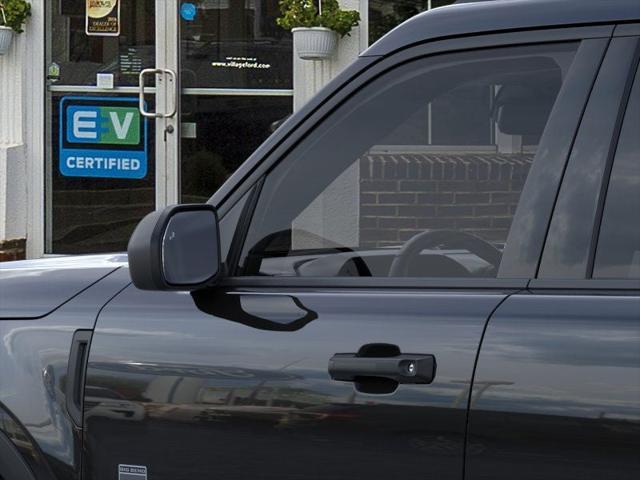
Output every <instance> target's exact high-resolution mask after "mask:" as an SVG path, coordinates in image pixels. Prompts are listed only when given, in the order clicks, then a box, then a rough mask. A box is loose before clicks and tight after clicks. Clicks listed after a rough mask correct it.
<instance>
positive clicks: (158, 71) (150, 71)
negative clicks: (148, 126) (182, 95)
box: [138, 68, 178, 118]
mask: <svg viewBox="0 0 640 480" xmlns="http://www.w3.org/2000/svg"><path fill="white" fill-rule="evenodd" d="M146 75H166V76H168V77H169V81H171V82H172V83H173V105H172V106H171V110H170V111H168V112H165V113H162V112H149V111H147V109H146V108H145V100H144V77H145V76H146ZM177 80H178V76H177V75H176V72H174V71H173V70H171V69H169V68H145V69H144V70H142V71H141V72H140V75H139V76H138V88H139V90H138V101H139V103H138V108H139V109H140V114H141V115H142V116H144V117H149V118H171V117H173V116H175V114H176V113H177V111H178V82H177ZM156 92H157V89H156Z"/></svg>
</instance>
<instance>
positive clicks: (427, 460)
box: [85, 286, 507, 480]
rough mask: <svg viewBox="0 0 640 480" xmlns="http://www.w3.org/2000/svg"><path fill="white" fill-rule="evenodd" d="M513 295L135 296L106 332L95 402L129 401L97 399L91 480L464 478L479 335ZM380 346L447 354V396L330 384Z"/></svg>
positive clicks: (89, 434) (121, 301)
mask: <svg viewBox="0 0 640 480" xmlns="http://www.w3.org/2000/svg"><path fill="white" fill-rule="evenodd" d="M506 293H507V292H500V291H495V292H491V291H487V292H483V293H476V292H465V291H460V290H458V291H455V290H450V291H441V292H428V291H420V290H418V291H416V290H413V291H412V290H410V289H406V290H404V291H403V290H400V291H397V292H394V293H390V292H385V291H384V290H380V289H378V290H376V289H372V290H368V291H367V290H364V291H360V292H358V293H355V292H353V291H350V290H348V289H347V290H342V289H324V288H323V289H302V290H295V291H293V292H292V291H291V289H229V290H226V291H223V292H221V291H219V290H218V289H213V290H211V291H203V292H199V293H198V295H194V294H192V295H189V294H184V293H170V292H168V293H158V292H144V291H141V290H137V289H136V288H135V287H133V286H131V287H129V288H127V289H126V290H125V291H124V292H123V293H122V294H120V295H119V296H118V297H117V298H116V299H114V300H113V301H112V302H110V303H109V305H108V306H107V307H106V308H105V309H104V310H103V311H102V313H101V314H100V317H99V319H98V323H97V326H96V330H95V333H94V339H93V342H92V346H91V355H90V359H89V365H88V370H87V388H88V389H91V390H92V391H96V390H99V389H103V390H104V389H112V390H114V391H116V392H117V394H118V396H119V397H122V398H121V399H120V400H118V401H116V402H115V403H114V402H113V400H111V399H110V398H92V399H90V398H88V397H87V399H86V404H85V436H86V441H85V445H86V451H87V458H88V463H87V465H86V470H85V475H86V476H87V477H88V478H92V479H96V480H102V479H110V478H113V477H114V476H115V472H116V471H117V466H118V465H119V464H130V465H142V466H146V467H147V468H148V470H149V472H153V476H154V478H156V479H158V480H162V479H167V480H168V479H172V478H194V477H203V476H207V474H208V473H210V472H214V471H215V472H216V474H217V475H220V476H222V477H225V478H247V479H248V478H273V479H276V478H283V477H285V478H286V477H287V476H291V477H293V478H317V479H320V478H360V477H367V478H380V479H383V478H389V477H393V476H394V475H396V476H397V477H399V478H404V477H409V476H412V475H413V474H415V473H416V472H418V471H420V470H424V469H428V470H429V471H430V472H433V475H435V477H437V478H440V479H443V480H444V479H458V478H460V475H461V473H462V470H461V462H460V460H461V458H462V455H463V448H464V432H465V425H466V404H467V397H468V392H469V385H470V381H471V375H472V371H473V365H474V361H475V356H476V352H477V349H478V343H479V339H480V334H481V332H482V329H483V327H484V324H485V321H486V319H487V317H488V316H489V315H490V313H491V312H492V311H493V309H495V307H496V306H497V305H498V304H499V303H500V302H501V301H502V300H503V299H504V298H505V297H506ZM140 306H144V308H140ZM376 342H385V343H391V344H395V345H397V346H399V347H400V348H401V350H402V352H413V353H420V354H433V355H435V357H436V360H437V362H438V368H437V374H436V379H435V382H434V383H432V384H431V385H406V386H404V385H401V386H400V387H398V390H397V391H396V392H395V393H394V394H392V395H366V394H361V393H357V392H355V391H354V389H353V386H352V384H350V383H339V382H335V381H332V380H331V379H330V378H329V377H328V375H327V366H328V362H329V359H330V358H331V357H332V356H333V355H334V354H335V353H338V352H356V351H358V349H359V348H360V347H362V346H363V345H365V344H371V343H376ZM122 402H126V403H127V404H128V407H126V408H124V407H123V406H122ZM123 438H127V439H128V441H127V442H123V441H122V439H123ZM167 448H169V449H170V450H171V455H172V461H171V462H167V461H166V450H167ZM284 452H287V453H284ZM276 458H277V459H278V460H277V461H275V459H276ZM266 465H268V467H267V468H265V466H266ZM435 477H434V478H435Z"/></svg>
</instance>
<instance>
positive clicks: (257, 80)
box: [180, 0, 293, 89]
mask: <svg viewBox="0 0 640 480" xmlns="http://www.w3.org/2000/svg"><path fill="white" fill-rule="evenodd" d="M279 15H280V10H279V7H278V0H244V1H237V0H234V1H232V0H205V1H200V2H197V8H196V9H195V10H194V11H192V12H191V11H190V12H181V21H180V23H181V28H180V44H181V45H180V46H181V62H182V69H183V72H182V87H183V88H192V87H198V88H286V89H289V88H292V84H293V64H292V55H291V53H292V49H293V47H292V37H291V32H289V31H287V30H285V29H283V28H281V27H279V26H278V25H277V24H276V18H277V17H278V16H279Z"/></svg>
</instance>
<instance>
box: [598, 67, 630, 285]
mask: <svg viewBox="0 0 640 480" xmlns="http://www.w3.org/2000/svg"><path fill="white" fill-rule="evenodd" d="M593 278H617V279H628V278H640V68H639V69H638V72H637V73H636V79H635V84H634V86H633V89H632V90H631V97H630V99H629V105H628V106H627V111H626V113H625V117H624V122H623V124H622V130H621V132H620V139H619V141H618V148H617V150H616V155H615V159H614V163H613V168H612V170H611V177H610V180H609V188H608V190H607V198H606V201H605V205H604V211H603V214H602V223H601V227H600V237H599V240H598V246H597V250H596V258H595V263H594V269H593Z"/></svg>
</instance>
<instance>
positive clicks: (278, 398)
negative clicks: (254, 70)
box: [84, 29, 607, 480]
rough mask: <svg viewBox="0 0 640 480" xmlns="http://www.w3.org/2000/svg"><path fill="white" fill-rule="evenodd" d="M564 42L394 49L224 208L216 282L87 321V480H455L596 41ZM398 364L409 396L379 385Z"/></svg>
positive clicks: (118, 301) (601, 42)
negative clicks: (481, 364) (490, 341)
mask: <svg viewBox="0 0 640 480" xmlns="http://www.w3.org/2000/svg"><path fill="white" fill-rule="evenodd" d="M587 31H588V32H592V33H593V31H592V30H589V29H587ZM598 32H601V30H598ZM554 35H555V36H554ZM575 35H576V38H575V39H567V34H566V32H562V31H558V32H555V33H554V32H553V31H549V32H537V33H534V34H531V35H528V34H523V36H522V37H518V36H513V35H507V36H504V37H500V36H493V37H491V40H490V41H491V42H493V43H495V45H496V46H495V47H493V48H479V49H477V48H476V49H469V47H470V46H474V45H473V43H470V42H469V41H468V40H464V42H463V43H462V44H460V43H458V42H456V41H451V42H444V43H441V44H439V45H440V46H439V47H438V48H441V49H444V51H445V52H446V51H447V50H451V52H448V53H442V52H440V53H438V54H434V49H433V47H431V46H427V47H424V48H422V47H421V48H422V50H421V49H420V48H418V49H417V50H416V51H414V52H413V53H411V52H410V55H409V54H408V53H407V52H403V53H401V54H400V58H399V59H398V58H392V59H387V60H385V61H383V62H380V64H379V65H378V66H377V67H376V68H377V70H376V69H373V71H372V72H370V73H368V74H367V75H368V77H367V76H365V77H366V78H364V79H362V78H361V79H360V80H359V81H360V84H358V82H353V84H352V85H350V86H347V87H345V88H347V89H349V88H350V89H351V91H349V92H348V95H345V97H346V98H347V99H346V100H345V101H344V102H343V103H342V104H340V105H339V106H338V107H337V108H336V109H334V110H333V111H331V112H330V113H329V114H328V115H327V112H326V111H325V112H324V113H323V111H322V110H320V111H319V113H318V114H317V115H318V116H321V118H320V119H318V118H316V117H312V118H310V119H309V120H308V121H306V122H305V123H304V124H303V125H302V127H300V128H301V129H302V133H301V134H299V135H298V136H297V138H299V139H300V141H299V142H298V143H297V144H296V145H295V146H293V148H292V149H291V150H290V151H288V152H287V153H286V154H284V155H279V156H277V157H276V158H272V157H273V156H272V157H268V158H266V159H265V160H264V162H267V163H268V162H271V166H270V167H269V169H268V172H266V174H265V175H263V176H261V177H260V178H259V179H258V181H257V182H250V181H249V180H246V181H244V182H243V183H240V184H238V186H237V189H238V192H239V194H238V196H240V194H244V196H242V199H241V200H240V201H239V203H237V204H236V205H234V206H233V207H232V206H230V205H221V206H220V212H221V216H222V217H223V220H222V226H221V230H222V234H223V236H224V237H225V238H231V237H233V240H232V241H230V240H223V244H225V245H229V249H228V250H229V252H228V255H227V266H226V267H227V272H228V276H227V278H225V279H224V280H223V281H222V283H221V284H220V285H218V286H216V287H212V288H209V289H205V290H201V291H197V292H192V293H188V292H184V293H166V292H164V293H163V292H144V291H140V290H137V289H136V288H134V287H133V286H130V287H128V288H127V289H125V290H124V291H123V292H122V293H121V294H119V295H118V296H117V297H116V298H115V299H113V300H112V301H111V302H110V303H109V304H108V305H107V306H106V307H105V308H104V309H103V311H102V312H101V314H100V316H99V318H98V321H97V325H96V329H95V332H94V335H93V340H92V344H91V349H90V355H89V363H88V367H87V374H86V390H85V405H84V416H85V420H84V441H85V449H84V450H85V461H84V469H85V475H87V478H93V479H112V478H116V475H120V478H123V479H128V478H136V479H142V478H153V479H154V480H160V479H182V478H184V479H187V478H211V477H214V476H216V477H220V478H273V479H282V478H292V479H293V478H295V479H326V478H364V477H367V478H384V479H388V478H410V477H415V476H418V475H419V476H420V477H424V478H434V479H435V478H437V479H457V480H459V479H460V478H461V477H462V475H463V458H464V439H465V430H466V422H467V408H468V400H469V391H470V383H471V379H472V374H473V369H474V362H475V359H476V355H477V352H478V347H479V343H480V339H481V336H482V332H483V329H484V326H485V323H486V321H487V319H488V318H489V316H490V315H491V313H492V312H493V311H494V310H495V309H496V308H497V307H498V306H499V304H500V303H501V302H503V301H504V300H505V299H506V298H507V297H508V296H509V295H510V294H513V293H514V292H517V291H519V290H521V289H523V288H524V287H526V284H527V281H528V278H529V277H530V276H531V275H532V274H531V265H532V264H533V265H536V264H537V259H538V256H539V254H540V251H541V249H542V241H543V240H544V231H545V228H546V225H547V223H548V221H549V215H550V210H551V205H552V204H551V203H549V197H550V196H551V197H553V196H554V195H555V193H556V192H557V189H558V188H559V184H560V174H559V173H558V172H559V171H561V170H562V168H563V166H564V163H565V161H566V160H567V158H568V157H567V156H568V153H569V151H570V145H571V142H572V140H573V134H574V132H575V131H576V129H577V126H578V123H579V119H580V115H581V112H582V107H583V105H584V102H585V101H586V98H587V97H588V93H589V91H590V88H591V84H592V81H593V78H594V76H595V72H596V70H597V67H598V65H599V63H600V58H601V56H602V54H603V51H604V48H605V46H606V43H607V39H599V38H590V39H588V40H581V31H580V30H579V29H578V30H576V31H575ZM591 36H594V35H591ZM555 38H558V39H562V40H563V41H562V42H554V41H553V40H554V39H555ZM532 39H537V40H536V41H535V42H533V41H532ZM541 40H544V43H542V42H541ZM478 41H479V42H480V44H479V45H487V43H488V42H489V40H487V39H484V40H483V39H479V40H478ZM513 43H515V44H516V45H510V44H513ZM461 45H464V46H465V48H466V49H461ZM475 46H478V45H475ZM429 49H431V50H429ZM427 53H429V54H428V55H427ZM245 192H246V193H245ZM541 192H544V193H545V194H544V195H541V194H540V193H541ZM531 204H535V205H536V208H535V210H530V209H529V208H525V207H523V205H531ZM225 250H226V249H225ZM336 354H351V357H348V359H347V361H349V362H350V363H349V365H350V367H349V371H350V373H351V374H352V376H351V377H350V378H348V379H347V378H345V377H344V376H338V375H335V374H334V376H335V377H338V379H332V378H331V376H330V372H329V365H330V360H331V359H333V363H332V365H333V367H336V366H340V365H339V364H340V363H341V362H343V361H344V360H345V357H344V356H341V357H335V355H336ZM398 354H402V355H405V357H402V358H405V359H408V360H409V361H410V362H409V364H406V365H407V372H408V375H406V377H410V376H411V375H413V374H414V373H415V371H416V370H415V369H416V368H417V372H418V373H416V375H418V376H420V375H422V373H423V370H422V368H423V367H424V364H421V363H420V362H421V360H425V361H426V364H427V367H428V372H427V374H426V376H425V378H424V379H422V380H419V379H418V380H414V379H411V378H405V377H402V378H391V379H390V378H387V377H385V374H384V371H383V370H385V369H386V368H388V365H389V362H393V361H395V360H397V359H398V358H400V357H398ZM431 356H433V357H431ZM394 359H395V360H394ZM432 360H434V363H433V364H432V363H430V362H431V361H432ZM412 362H414V363H413V366H411V364H412ZM432 367H433V368H432ZM343 370H344V369H343ZM334 373H335V372H334ZM343 373H344V372H343ZM431 374H435V378H434V379H433V381H432V382H431V383H428V382H429V381H430V380H431V379H430V378H426V377H429V376H430V375H431ZM345 380H347V381H345ZM348 380H351V381H348Z"/></svg>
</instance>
